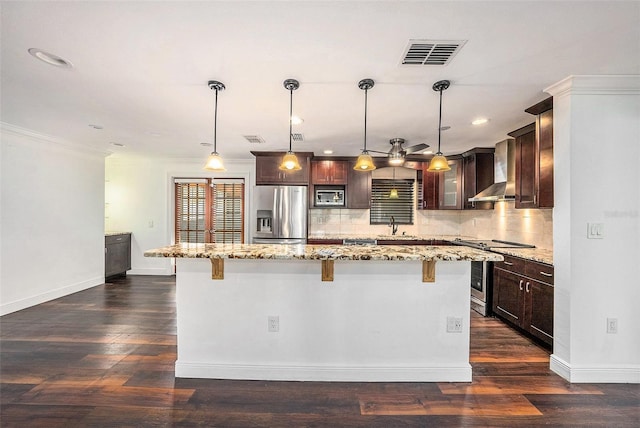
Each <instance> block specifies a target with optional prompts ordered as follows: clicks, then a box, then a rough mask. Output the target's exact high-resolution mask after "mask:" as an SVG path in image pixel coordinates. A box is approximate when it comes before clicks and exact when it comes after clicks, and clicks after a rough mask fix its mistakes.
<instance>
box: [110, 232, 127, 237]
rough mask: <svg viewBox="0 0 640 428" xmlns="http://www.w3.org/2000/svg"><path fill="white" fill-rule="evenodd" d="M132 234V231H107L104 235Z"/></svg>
mask: <svg viewBox="0 0 640 428" xmlns="http://www.w3.org/2000/svg"><path fill="white" fill-rule="evenodd" d="M117 235H131V232H105V233H104V236H117Z"/></svg>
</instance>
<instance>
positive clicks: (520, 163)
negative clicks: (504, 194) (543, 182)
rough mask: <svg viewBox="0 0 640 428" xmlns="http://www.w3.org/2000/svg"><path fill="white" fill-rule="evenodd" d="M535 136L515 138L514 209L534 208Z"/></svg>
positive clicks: (524, 135)
mask: <svg viewBox="0 0 640 428" xmlns="http://www.w3.org/2000/svg"><path fill="white" fill-rule="evenodd" d="M536 206H537V205H536V134H535V131H532V132H527V133H526V134H523V135H520V136H518V137H516V203H515V207H516V208H536Z"/></svg>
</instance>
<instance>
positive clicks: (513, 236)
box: [309, 201, 553, 249]
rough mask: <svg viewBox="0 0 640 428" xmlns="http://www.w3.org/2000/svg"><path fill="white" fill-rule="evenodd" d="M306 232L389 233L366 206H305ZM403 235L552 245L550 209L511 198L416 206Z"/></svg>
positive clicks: (386, 227)
mask: <svg viewBox="0 0 640 428" xmlns="http://www.w3.org/2000/svg"><path fill="white" fill-rule="evenodd" d="M309 211H310V213H309V235H322V234H331V235H341V234H342V235H363V236H365V235H389V234H391V228H390V227H389V226H387V225H370V224H369V210H349V209H312V210H309ZM402 232H405V233H406V234H407V235H422V236H429V235H434V236H435V235H462V236H466V237H471V238H477V239H501V240H505V241H514V242H521V243H526V244H532V245H535V246H536V247H539V248H545V249H552V248H553V210H550V209H524V210H520V209H518V210H516V209H515V208H514V202H513V201H510V202H497V203H496V204H495V208H494V209H493V210H479V211H472V210H468V211H453V210H452V211H448V210H446V211H445V210H442V211H438V210H424V211H423V210H417V211H415V219H414V224H412V225H403V224H401V225H399V226H398V233H399V234H402Z"/></svg>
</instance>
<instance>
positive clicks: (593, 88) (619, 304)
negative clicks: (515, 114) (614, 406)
mask: <svg viewBox="0 0 640 428" xmlns="http://www.w3.org/2000/svg"><path fill="white" fill-rule="evenodd" d="M546 91H547V92H549V93H550V94H552V95H553V96H554V165H555V168H554V175H555V207H554V218H553V221H554V238H553V239H554V264H555V275H556V279H555V326H554V354H553V356H552V360H551V367H552V369H553V370H554V371H556V372H558V373H559V374H561V375H562V376H564V377H565V378H567V379H569V380H570V381H572V382H636V383H638V382H640V311H639V310H638V304H639V302H640V263H639V262H640V214H639V212H640V210H639V208H640V190H639V189H640V174H639V172H638V168H639V165H640V142H639V138H640V76H573V77H569V78H567V79H565V80H563V81H561V82H559V83H557V84H556V85H554V86H552V87H550V88H549V89H547V90H546ZM587 223H602V224H604V235H603V239H587ZM607 318H616V319H617V320H618V332H617V334H607Z"/></svg>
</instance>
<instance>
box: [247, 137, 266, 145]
mask: <svg viewBox="0 0 640 428" xmlns="http://www.w3.org/2000/svg"><path fill="white" fill-rule="evenodd" d="M243 137H244V138H245V140H247V141H248V142H250V143H251V144H264V142H265V141H264V139H263V138H262V137H261V136H259V135H243Z"/></svg>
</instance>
